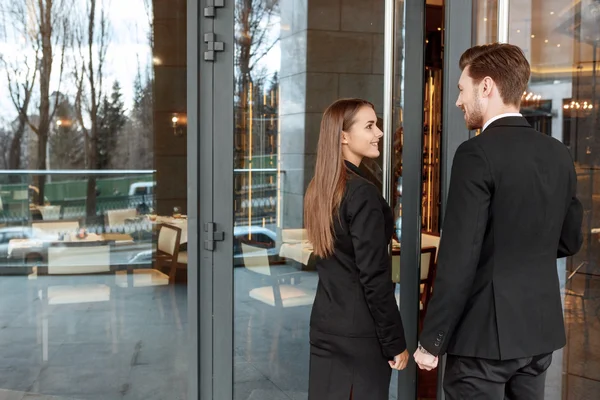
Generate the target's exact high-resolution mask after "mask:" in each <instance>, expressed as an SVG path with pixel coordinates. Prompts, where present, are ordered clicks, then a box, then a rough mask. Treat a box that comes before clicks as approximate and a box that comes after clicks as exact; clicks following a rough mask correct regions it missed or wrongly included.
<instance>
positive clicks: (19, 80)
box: [0, 0, 188, 400]
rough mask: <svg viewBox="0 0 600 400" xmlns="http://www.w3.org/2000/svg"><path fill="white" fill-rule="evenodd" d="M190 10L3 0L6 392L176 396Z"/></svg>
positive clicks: (183, 289) (182, 343)
mask: <svg viewBox="0 0 600 400" xmlns="http://www.w3.org/2000/svg"><path fill="white" fill-rule="evenodd" d="M131 10H137V11H136V12H134V13H132V11H131ZM186 13H187V11H186V2H185V1H184V0H173V1H163V0H153V1H149V0H131V1H127V2H106V1H98V0H81V1H76V0H53V1H51V0H39V1H27V0H17V1H13V0H11V1H9V0H0V21H2V22H0V25H1V26H2V29H1V30H0V293H2V296H1V298H0V325H1V326H2V329H0V375H1V378H0V397H1V398H5V397H6V398H8V397H10V398H19V399H20V398H29V397H32V398H33V397H35V398H38V397H39V398H47V397H48V398H50V396H53V397H52V398H55V397H54V396H56V398H65V399H66V398H73V399H74V398H77V399H85V400H87V399H90V400H92V399H103V400H112V399H149V398H160V399H185V398H187V397H186V396H187V379H188V378H187V371H188V367H187V351H186V349H187V347H188V346H187V344H188V343H187V335H186V329H187V282H186V275H187V274H186V272H187V249H186V246H187V220H186V219H185V214H186V208H187V204H186V195H187V177H186V163H187V161H186V160H187V155H186V139H185V129H184V127H185V124H186V117H185V116H186V93H185V79H186V27H185V21H186ZM173 115H177V116H178V121H177V124H176V126H173V124H174V122H173V121H172V117H173ZM174 207H178V208H179V211H178V214H180V215H179V216H180V217H181V218H177V219H175V218H173V216H172V212H173V208H174ZM165 225H166V226H171V227H173V229H171V230H172V231H175V232H178V234H177V235H175V236H174V237H172V238H170V239H168V240H160V236H161V235H160V234H159V231H160V227H161V226H165ZM7 396H8V397H7Z"/></svg>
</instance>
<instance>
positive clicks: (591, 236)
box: [509, 0, 600, 399]
mask: <svg viewBox="0 0 600 400" xmlns="http://www.w3.org/2000/svg"><path fill="white" fill-rule="evenodd" d="M509 41H510V43H512V44H515V45H518V46H519V47H521V48H522V49H523V51H524V52H525V55H526V56H527V59H528V60H529V62H530V64H531V72H532V73H531V80H530V82H529V87H528V88H527V91H526V92H525V93H524V94H523V100H522V106H521V113H522V114H523V115H524V116H525V117H526V118H527V120H528V121H529V123H530V124H531V125H532V126H533V127H535V128H536V129H538V130H539V131H541V132H543V133H545V134H547V135H550V136H552V137H554V138H556V139H558V140H560V141H562V142H563V143H564V144H565V145H566V146H567V147H568V148H569V150H570V151H571V155H572V156H573V159H574V161H575V166H576V170H577V178H578V193H577V195H578V197H579V199H580V200H581V202H582V204H583V207H584V220H583V236H584V244H583V248H582V249H581V251H580V252H579V253H578V254H577V255H575V256H573V257H571V258H569V259H567V260H564V259H563V260H559V261H558V274H559V278H560V282H561V291H562V292H563V293H564V298H563V304H564V317H565V322H566V329H567V346H566V347H565V348H564V349H563V350H561V351H557V352H555V354H554V359H553V363H552V366H551V367H550V369H549V370H548V376H547V380H546V398H547V399H562V398H569V399H587V398H590V396H592V397H593V395H592V393H596V392H597V387H598V385H599V383H598V382H600V374H598V368H597V367H594V365H597V364H595V363H596V362H597V360H598V359H599V358H600V354H599V353H598V348H597V346H594V345H593V343H597V342H598V340H600V335H599V334H598V332H600V331H599V329H598V327H599V325H598V318H597V313H596V311H595V310H597V308H598V302H597V298H598V293H600V267H599V265H600V264H599V262H600V258H599V257H598V255H599V254H600V247H599V246H600V242H599V240H598V239H599V236H598V232H599V229H598V228H599V227H600V219H599V218H600V213H599V212H600V192H599V191H598V188H599V187H600V186H599V184H600V180H599V174H598V167H599V165H600V158H599V156H598V155H599V154H600V146H599V145H598V143H600V120H599V115H600V113H599V112H598V106H599V104H600V90H599V89H598V57H599V51H598V47H599V44H600V3H598V1H595V0H583V1H566V2H565V1H559V0H551V1H544V2H541V1H536V0H529V1H511V3H510V23H509Z"/></svg>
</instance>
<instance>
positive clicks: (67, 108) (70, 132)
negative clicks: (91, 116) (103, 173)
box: [49, 94, 85, 169]
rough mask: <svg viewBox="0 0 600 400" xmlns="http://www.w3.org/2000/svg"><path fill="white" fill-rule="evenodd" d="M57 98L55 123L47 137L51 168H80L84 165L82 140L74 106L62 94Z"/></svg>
mask: <svg viewBox="0 0 600 400" xmlns="http://www.w3.org/2000/svg"><path fill="white" fill-rule="evenodd" d="M57 98H58V103H57V104H56V114H55V119H56V123H55V124H54V129H53V132H52V133H51V134H50V137H49V146H50V165H51V168H52V169H82V168H84V166H85V157H84V154H85V153H84V142H83V137H82V135H81V132H80V130H79V126H78V124H77V120H76V117H75V107H74V106H73V104H71V102H70V101H69V99H68V98H67V97H66V96H64V95H63V94H60V95H59V96H57Z"/></svg>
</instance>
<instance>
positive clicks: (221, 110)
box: [188, 0, 473, 400]
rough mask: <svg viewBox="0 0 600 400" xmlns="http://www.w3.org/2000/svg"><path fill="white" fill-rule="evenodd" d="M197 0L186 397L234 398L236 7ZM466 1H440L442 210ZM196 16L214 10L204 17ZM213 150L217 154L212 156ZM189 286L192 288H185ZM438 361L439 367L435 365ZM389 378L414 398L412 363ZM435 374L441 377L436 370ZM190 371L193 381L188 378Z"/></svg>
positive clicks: (406, 204)
mask: <svg viewBox="0 0 600 400" xmlns="http://www.w3.org/2000/svg"><path fill="white" fill-rule="evenodd" d="M204 1H206V3H207V4H201V5H199V4H198V2H197V1H194V0H188V109H189V110H190V111H189V112H188V118H189V125H188V126H189V131H188V149H189V150H192V149H197V150H198V153H197V154H198V155H199V157H193V156H192V157H189V158H188V179H189V180H190V182H195V183H196V184H191V185H189V187H188V202H189V205H190V207H189V209H190V211H189V215H190V233H193V232H199V237H197V239H199V240H196V241H192V242H190V247H189V254H190V265H198V268H196V269H194V268H192V269H191V270H190V271H189V274H190V275H189V280H190V282H194V283H192V286H191V287H190V290H189V294H188V301H189V318H190V319H189V321H190V344H191V347H190V350H191V351H190V354H191V355H190V358H191V360H190V362H191V365H190V378H191V382H190V385H189V388H190V393H189V394H190V396H189V397H190V398H191V399H195V398H201V399H206V400H209V399H219V400H226V399H231V398H232V396H233V328H234V326H233V242H232V228H233V223H234V221H233V211H232V210H233V206H234V205H233V195H232V194H233V173H232V169H233V146H234V142H233V132H234V115H233V114H234V110H233V93H234V79H233V78H234V67H233V63H234V54H233V50H234V44H233V43H234V12H235V10H234V7H235V5H234V2H233V1H231V0H230V1H223V0H204ZM472 1H473V0H452V2H450V1H448V0H447V1H446V9H445V19H446V21H445V23H446V32H445V38H444V44H445V49H446V50H445V59H444V66H445V69H444V94H443V121H444V123H443V134H442V151H441V152H442V168H443V171H442V193H443V195H442V196H443V197H442V212H443V209H444V206H445V199H446V196H447V192H448V182H449V177H450V169H451V168H450V167H451V164H452V158H453V156H454V152H455V151H456V148H457V147H458V145H459V144H460V143H461V142H463V141H464V140H466V139H468V138H469V131H468V130H466V128H465V125H464V118H463V115H462V113H461V112H460V110H458V109H456V107H454V101H455V99H456V96H457V88H456V83H457V81H458V76H459V75H460V70H459V68H458V59H459V57H460V54H462V52H463V51H464V50H465V49H467V48H468V47H470V46H471V24H465V23H464V16H465V15H471V12H472ZM202 3H204V2H202ZM221 3H224V7H219V6H220V5H221ZM394 3H395V2H393V1H386V7H393V6H394ZM450 3H451V4H450ZM209 4H210V6H215V5H216V8H212V9H211V10H206V11H205V7H209ZM398 4H403V2H399V3H398ZM404 6H405V7H406V8H405V24H404V31H405V34H406V37H405V50H404V51H405V57H404V60H405V69H404V71H405V76H404V82H405V93H408V94H410V98H408V99H407V101H405V102H404V116H405V118H404V122H403V125H404V132H405V136H404V149H403V155H404V158H403V167H404V177H403V227H402V229H403V235H402V237H403V242H402V250H403V251H402V255H401V275H402V281H403V282H404V283H406V282H412V283H413V284H412V285H406V284H405V285H404V289H403V290H401V292H400V293H401V295H400V296H401V300H400V304H401V306H400V310H401V314H402V317H403V320H404V324H405V331H406V337H407V344H408V348H409V351H410V352H413V351H414V350H415V348H416V345H417V340H418V332H417V329H418V318H419V291H418V287H419V285H418V279H419V276H420V245H421V244H420V241H421V240H420V239H421V195H422V163H423V154H422V149H423V118H424V117H423V97H424V73H425V70H424V67H425V61H424V60H425V54H424V45H423V43H424V42H425V0H422V1H405V2H404ZM205 12H206V13H207V14H212V15H213V16H211V17H206V16H205ZM386 12H387V13H389V12H390V11H389V10H386ZM392 12H393V11H392ZM388 15H389V14H388ZM394 27H397V22H394ZM390 32H391V33H390ZM206 34H214V35H215V36H214V38H213V39H214V40H216V41H217V42H221V43H223V49H222V51H218V52H216V53H213V55H214V56H215V57H214V58H215V60H214V61H207V60H205V52H206V51H208V48H209V46H212V48H213V49H214V48H215V47H214V46H215V45H214V44H212V45H210V44H209V43H206V42H205V40H206V39H210V37H207V36H205V35H206ZM390 35H391V36H390ZM394 35H395V33H394V32H393V30H390V29H386V37H385V41H386V43H387V45H386V48H388V49H389V48H393V41H394V37H393V36H394ZM390 41H391V43H392V45H391V47H390V44H389V42H390ZM218 48H219V47H218ZM219 50H220V48H219ZM390 73H392V74H393V68H392V70H391V71H390V69H389V68H386V74H390ZM385 82H386V85H393V83H394V82H393V77H388V78H387V79H386V80H385ZM390 90H391V89H390V88H389V87H388V88H387V89H386V90H385V91H384V92H385V93H387V94H388V95H386V98H385V100H386V101H389V98H390V97H391V96H389V93H391V92H390ZM386 107H388V108H390V109H391V108H392V107H393V104H386ZM388 124H389V122H388ZM217 149H218V156H217V154H215V153H216V152H217ZM388 151H389V150H388ZM192 152H193V150H192ZM192 155H193V154H192ZM390 167H391V166H390V165H389V163H386V165H384V168H390ZM390 173H391V171H388V176H390V175H389V174H390ZM216 183H218V184H216ZM198 201H199V203H200V204H198ZM198 213H199V215H198ZM196 221H198V223H197V224H196V223H195V222H196ZM207 223H216V228H215V229H216V230H219V231H223V232H224V240H223V241H222V242H218V243H216V245H215V246H216V249H215V250H216V251H210V250H208V249H207V248H206V246H205V245H204V244H205V243H209V242H210V243H212V240H213V239H214V237H213V232H212V228H210V229H208V230H207V229H206V228H207V227H208V226H207V225H206V224H207ZM196 256H197V257H198V258H197V259H195V257H196ZM415 266H416V267H415ZM195 288H197V289H198V291H196V290H194V289H195ZM195 333H198V335H195ZM442 367H443V363H441V367H440V371H441V370H442ZM198 368H199V370H198ZM398 376H399V378H398V393H397V395H398V398H402V399H416V396H417V369H416V365H415V364H414V361H412V362H411V363H409V367H408V368H407V369H406V370H405V371H403V372H401V373H400V374H399V375H398ZM439 376H440V378H441V376H442V374H441V373H440V374H439ZM195 377H197V379H194V378H195ZM438 389H439V390H438V398H442V397H443V395H442V393H441V386H438Z"/></svg>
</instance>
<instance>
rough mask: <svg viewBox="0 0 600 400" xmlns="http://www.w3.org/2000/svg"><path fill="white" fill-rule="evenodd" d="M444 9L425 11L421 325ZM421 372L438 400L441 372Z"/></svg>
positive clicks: (435, 170) (433, 217) (432, 239)
mask: <svg viewBox="0 0 600 400" xmlns="http://www.w3.org/2000/svg"><path fill="white" fill-rule="evenodd" d="M444 6H445V1H443V0H436V1H427V4H426V8H425V89H424V91H425V92H424V121H423V170H422V176H423V186H422V196H421V216H422V218H421V284H422V285H423V290H422V292H421V293H422V294H421V296H420V301H419V310H420V314H419V321H420V324H421V323H422V321H423V318H424V317H425V312H426V311H427V303H428V301H429V298H430V296H427V295H425V293H427V292H431V291H432V290H433V276H434V274H435V267H436V264H435V256H436V255H437V249H438V247H439V240H440V228H441V226H440V223H441V215H440V206H441V201H442V197H441V190H442V182H441V172H442V171H441V147H442V88H443V79H442V78H443V65H444V61H443V43H444V32H445V30H444V22H445V21H444ZM432 248H433V249H432ZM433 251H435V253H433ZM430 252H431V253H430ZM431 254H434V260H433V262H432V263H431V264H430V263H429V258H430V257H431ZM420 324H419V326H420ZM417 372H418V383H419V386H418V389H417V390H418V392H417V393H418V396H419V398H424V399H427V398H432V399H433V398H436V393H437V370H434V371H424V370H421V369H417Z"/></svg>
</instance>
